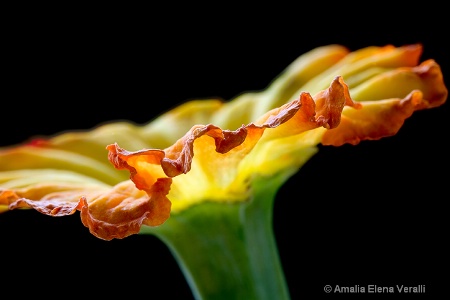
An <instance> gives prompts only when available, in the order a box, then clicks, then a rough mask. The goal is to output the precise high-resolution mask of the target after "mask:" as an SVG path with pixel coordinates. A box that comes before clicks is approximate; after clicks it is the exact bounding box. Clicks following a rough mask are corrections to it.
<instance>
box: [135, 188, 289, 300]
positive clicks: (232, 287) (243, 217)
mask: <svg viewBox="0 0 450 300" xmlns="http://www.w3.org/2000/svg"><path fill="white" fill-rule="evenodd" d="M275 181H276V180H275ZM272 183H273V186H272V187H270V183H268V182H267V181H266V182H264V184H265V186H264V189H263V190H264V191H261V192H259V193H256V194H254V196H255V198H254V199H252V200H249V201H247V202H241V203H232V204H231V203H228V204H225V203H217V202H208V201H205V202H203V203H201V204H199V205H196V206H193V207H190V208H189V209H187V210H185V211H183V212H180V213H178V214H173V215H172V216H171V217H170V218H169V220H167V222H166V223H165V224H164V225H163V226H160V227H157V228H145V229H143V231H142V233H152V234H155V235H156V236H158V237H159V238H160V239H161V240H162V241H163V242H164V243H165V244H166V245H167V246H168V247H169V249H170V250H171V251H172V253H173V255H174V257H175V259H176V260H177V261H178V263H179V266H180V268H181V269H182V271H183V273H184V275H185V278H186V280H187V281H188V284H189V286H190V287H191V289H192V292H193V294H194V297H195V298H196V299H207V300H209V299H246V300H250V299H258V300H263V299H270V300H272V299H277V300H283V299H289V291H288V288H287V285H286V281H285V278H284V274H283V270H282V266H281V262H280V258H279V254H278V250H277V246H276V241H275V237H274V232H273V226H272V217H273V216H272V213H273V200H274V198H275V191H276V188H277V187H278V186H279V183H280V182H277V183H274V182H273V181H272Z"/></svg>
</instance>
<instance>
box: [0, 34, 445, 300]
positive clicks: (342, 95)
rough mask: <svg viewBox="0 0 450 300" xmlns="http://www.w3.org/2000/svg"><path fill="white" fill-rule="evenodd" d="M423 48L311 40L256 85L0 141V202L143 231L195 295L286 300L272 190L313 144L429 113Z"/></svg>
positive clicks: (435, 88) (390, 128)
mask: <svg viewBox="0 0 450 300" xmlns="http://www.w3.org/2000/svg"><path fill="white" fill-rule="evenodd" d="M422 53H423V45H422V44H419V43H417V44H409V45H401V46H394V45H384V46H368V47H365V48H361V49H356V50H350V49H348V48H347V47H345V46H343V45H338V44H330V45H324V46H320V47H317V48H314V49H311V50H310V51H309V52H306V53H304V54H301V55H300V56H299V57H298V58H297V59H296V60H294V61H293V62H292V63H291V64H290V65H289V66H287V67H286V68H285V69H284V70H283V71H282V72H281V73H280V75H279V76H277V77H276V78H275V79H274V80H273V81H272V82H271V83H270V84H269V85H268V86H267V87H266V88H264V89H262V90H260V91H243V93H241V94H239V95H237V96H236V97H233V98H232V99H229V100H222V99H215V98H210V99H194V100H187V101H186V102H185V103H183V104H180V105H178V106H176V107H174V108H173V109H170V110H168V111H167V112H165V113H162V114H161V115H159V116H157V117H156V118H154V119H153V120H149V122H147V123H145V124H135V123H133V122H129V121H126V120H120V121H119V120H118V121H115V122H107V123H104V124H101V125H99V126H97V127H95V128H92V129H90V130H78V131H76V130H68V131H64V132H60V133H57V134H54V135H51V136H33V137H30V139H28V140H26V141H24V142H23V143H19V144H14V145H10V146H4V147H2V148H0V212H1V213H2V214H8V213H10V212H9V211H11V210H20V209H26V210H28V209H32V210H36V211H37V212H36V213H42V214H44V215H48V216H50V217H63V216H70V215H74V214H79V216H80V224H83V225H84V227H85V228H86V230H88V231H89V232H90V233H91V234H92V235H93V236H95V237H96V238H99V239H100V240H104V242H105V243H107V242H109V241H111V240H114V239H126V238H128V237H130V236H133V235H153V236H156V237H157V238H158V239H160V240H161V241H162V242H163V243H164V244H165V245H167V247H168V248H169V249H170V250H171V253H172V254H173V256H174V258H175V260H176V262H177V263H178V264H179V266H180V268H181V270H182V272H183V275H184V276H185V278H186V280H187V282H188V284H189V287H190V288H191V290H192V293H193V295H194V297H195V298H196V299H219V298H220V299H222V298H223V299H289V298H290V293H289V288H288V286H287V284H286V280H285V276H284V273H283V268H282V264H281V262H280V258H279V255H278V249H277V243H276V238H275V235H274V232H273V223H272V218H273V206H274V200H275V198H276V194H277V191H278V190H279V189H280V187H281V186H283V184H284V183H285V182H286V181H287V180H289V179H290V178H291V177H292V176H293V175H294V174H296V173H297V172H299V170H301V168H302V166H303V165H304V164H305V163H306V162H307V161H308V160H310V159H311V158H312V157H313V156H314V155H315V154H316V153H317V151H318V149H319V148H318V147H319V145H320V146H328V147H341V146H343V145H352V146H355V147H358V145H359V144H360V143H361V142H363V141H368V140H372V141H375V142H376V141H377V140H380V139H383V138H387V137H391V136H394V135H396V134H397V133H398V132H399V131H400V130H401V128H402V126H403V125H404V123H405V122H407V121H408V119H409V118H410V117H412V116H413V115H414V114H415V113H416V112H417V111H422V110H427V109H439V106H441V105H443V104H444V103H445V102H446V100H447V95H448V91H447V88H446V86H445V83H444V79H443V75H442V71H441V68H440V65H439V62H438V61H435V60H434V59H426V60H421V55H422ZM324 172H333V170H324ZM298 184H299V185H300V186H301V183H298ZM305 188H306V187H305ZM282 200H283V199H280V200H278V201H282ZM284 200H289V199H284ZM147 251H149V254H150V255H151V253H150V252H151V249H150V250H147ZM193 253H202V255H192V254H193Z"/></svg>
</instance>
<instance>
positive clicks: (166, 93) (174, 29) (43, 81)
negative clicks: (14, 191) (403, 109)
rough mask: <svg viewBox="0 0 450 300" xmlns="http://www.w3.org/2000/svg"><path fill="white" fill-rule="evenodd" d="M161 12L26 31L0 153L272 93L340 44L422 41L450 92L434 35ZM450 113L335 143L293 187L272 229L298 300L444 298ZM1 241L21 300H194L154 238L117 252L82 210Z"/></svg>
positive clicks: (9, 89) (7, 228)
mask: <svg viewBox="0 0 450 300" xmlns="http://www.w3.org/2000/svg"><path fill="white" fill-rule="evenodd" d="M286 9H288V8H286ZM119 10H120V9H119ZM288 10H289V9H288ZM157 14H158V13H153V14H149V15H146V16H142V15H141V14H139V16H138V17H134V16H133V15H132V14H126V16H124V15H122V14H121V13H119V12H116V13H115V14H108V13H106V12H102V13H100V12H99V11H97V13H96V14H95V15H89V14H76V15H75V16H72V15H71V16H70V18H69V17H68V16H67V14H60V15H59V16H58V17H55V16H53V15H51V16H49V17H45V18H44V17H42V18H39V17H36V18H34V19H33V21H32V22H27V21H26V18H23V19H19V20H20V21H16V22H15V23H14V24H15V25H14V26H12V28H13V29H14V31H10V33H11V36H8V42H7V43H6V44H4V46H3V47H5V48H7V50H8V55H7V56H6V57H4V61H5V62H7V64H8V66H9V67H8V68H7V69H6V72H4V75H6V79H4V83H5V90H4V93H2V100H1V107H0V109H1V113H0V116H1V117H0V128H1V129H0V130H1V131H0V132H1V139H0V145H1V146H5V145H10V144H14V143H19V142H21V141H23V140H25V139H27V138H29V137H30V136H33V135H37V134H39V135H41V134H43V135H51V134H55V133H58V132H61V131H65V130H74V129H90V128H93V127H94V126H96V125H98V124H99V123H103V122H107V121H112V120H118V119H127V120H132V121H134V122H136V123H145V122H147V121H149V120H151V119H152V118H154V117H155V116H157V115H158V114H160V113H162V112H164V111H166V110H168V109H170V108H172V107H173V106H175V105H176V104H179V103H181V102H183V101H185V100H189V99H194V98H198V99H200V98H207V97H220V98H223V99H230V98H232V97H234V96H236V95H238V94H239V93H241V92H243V91H250V90H259V89H263V88H265V87H266V86H267V85H268V84H269V83H270V81H271V80H272V79H273V78H274V77H275V76H277V75H278V74H279V73H280V72H281V71H282V70H283V69H284V68H285V67H287V66H288V65H289V64H290V63H291V62H292V61H293V60H294V59H295V58H297V57H298V56H299V55H301V54H303V53H305V52H307V51H309V50H311V49H313V48H315V47H318V46H323V45H327V44H331V43H337V44H342V45H345V46H347V47H349V48H350V49H352V50H356V49H359V48H362V47H366V46H370V45H378V46H384V45H387V44H393V45H395V46H400V45H404V44H410V43H422V44H423V46H424V54H423V60H425V59H427V58H434V59H435V60H436V61H437V62H438V63H439V64H440V65H441V67H442V69H443V72H444V76H446V75H447V77H446V82H447V84H448V77H450V64H449V56H448V53H450V51H449V50H450V48H449V46H448V43H446V42H444V38H443V37H442V36H438V34H437V33H436V31H435V28H433V26H430V27H431V29H430V28H425V27H422V26H420V24H419V25H417V26H415V27H410V26H406V25H404V24H403V25H404V26H397V27H396V28H394V27H392V28H389V27H387V28H386V29H382V28H378V29H376V30H375V29H372V30H368V29H363V28H361V26H359V25H358V24H356V23H354V24H350V25H346V26H343V25H341V24H339V23H338V22H336V23H334V24H333V25H323V24H322V26H319V25H318V23H319V20H320V19H316V21H315V22H305V21H303V20H302V19H301V18H300V16H298V18H296V17H294V16H292V17H290V18H289V17H286V18H284V19H283V18H282V20H280V21H278V19H277V21H275V20H274V19H271V18H268V17H267V16H266V17H262V16H261V17H259V15H254V16H253V18H252V19H250V18H249V19H247V17H246V16H242V15H240V16H239V18H237V17H236V16H234V15H232V14H230V15H227V16H226V17H211V16H203V15H202V14H199V15H195V17H190V15H189V14H186V15H184V18H182V19H181V20H180V19H179V16H171V17H167V18H165V19H164V20H163V21H156V19H155V16H156V15H157ZM144 15H145V14H144ZM237 19H239V23H237ZM380 20H381V19H380ZM431 20H432V17H431V16H430V20H429V21H431ZM436 27H439V26H436ZM319 28H320V29H319ZM5 73H6V74H5ZM449 116H450V115H449V108H448V104H445V105H444V106H442V107H440V108H436V109H431V110H427V111H422V112H417V113H415V114H414V115H413V117H412V118H411V119H408V120H406V123H405V124H404V126H403V128H402V129H401V130H400V132H399V133H398V134H397V135H396V136H394V137H391V138H385V139H383V140H381V141H375V142H363V143H361V144H360V145H358V146H342V147H339V148H329V147H322V148H321V149H320V151H319V153H318V154H317V155H315V156H314V157H313V158H312V159H311V160H310V161H309V162H308V163H307V164H306V165H305V166H304V167H303V168H302V169H301V170H300V171H299V172H298V174H297V175H295V176H294V177H292V178H291V179H290V180H289V181H288V182H287V183H286V184H285V185H284V186H283V187H282V188H281V190H280V191H279V195H278V197H277V201H276V202H275V208H274V230H275V233H276V237H277V241H278V246H279V251H280V255H281V259H282V263H283V267H284V271H285V274H286V277H287V281H288V284H289V288H290V292H291V295H292V298H293V299H299V298H305V297H304V296H306V295H315V296H320V295H324V294H325V293H324V292H323V287H324V285H326V284H330V285H336V284H339V285H343V286H356V285H359V286H366V285H367V284H375V285H378V286H395V285H397V284H406V285H426V293H427V294H428V295H429V294H431V293H435V292H437V291H438V290H439V289H442V288H443V286H442V285H441V283H440V281H438V276H437V275H436V272H437V271H443V272H444V273H445V274H446V273H447V272H448V269H443V264H444V262H445V261H444V260H447V258H446V257H445V256H443V254H444V253H445V252H444V247H445V246H444V241H445V239H448V234H447V233H448V230H446V229H445V226H444V225H448V222H446V220H445V218H446V217H447V216H444V211H445V210H444V205H445V202H448V194H447V187H448V183H447V181H448V166H449V164H448V162H449V159H448V156H447V148H446V146H445V145H446V144H445V143H446V141H447V140H448V128H449V126H448V123H447V122H448V118H449ZM0 236H1V247H0V249H1V250H0V255H1V258H2V260H3V265H2V267H1V271H0V273H1V274H2V278H4V280H3V283H2V285H3V287H4V288H8V289H9V290H10V291H13V292H14V293H18V294H22V293H28V292H31V293H33V294H35V295H42V296H44V295H45V296H49V295H52V294H54V293H56V294H58V295H60V296H63V295H64V296H65V295H67V296H69V295H79V296H82V295H83V294H84V295H88V294H91V295H92V294H94V295H102V294H103V296H105V297H109V296H110V295H113V296H114V295H115V294H116V293H119V292H121V293H126V294H127V295H128V297H127V299H133V298H136V297H141V296H145V297H149V298H150V299H153V297H152V296H154V295H165V296H167V297H177V298H178V299H179V298H183V299H190V298H191V297H192V296H191V294H190V291H189V288H188V286H187V284H186V282H185V280H184V278H183V276H182V274H181V272H180V270H179V269H178V267H177V265H176V263H175V261H174V260H173V258H172V256H171V255H170V253H169V251H168V249H167V248H166V247H165V245H164V244H162V243H161V242H160V241H159V240H157V239H156V238H154V237H152V236H132V237H129V238H126V239H124V240H117V241H116V240H115V241H111V242H105V241H101V240H98V239H96V238H94V237H93V236H91V235H90V234H89V232H88V230H87V229H86V228H85V227H84V226H83V225H82V224H81V221H80V219H79V215H78V214H75V215H73V216H70V217H64V218H51V217H47V216H43V215H41V214H39V213H37V212H34V211H20V212H19V211H12V212H8V213H6V214H2V215H0ZM143 258H144V259H143ZM146 259H148V260H149V261H147V262H145V263H144V264H142V262H143V260H144V261H145V260H146ZM441 269H443V270H441ZM84 289H87V290H86V291H85V290H84ZM88 291H89V292H88ZM85 293H86V294H85ZM330 296H331V295H330ZM334 296H335V297H336V296H337V295H334Z"/></svg>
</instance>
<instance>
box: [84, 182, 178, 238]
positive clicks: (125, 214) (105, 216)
mask: <svg viewBox="0 0 450 300" xmlns="http://www.w3.org/2000/svg"><path fill="white" fill-rule="evenodd" d="M171 183H172V179H171V178H159V179H158V180H157V181H156V182H155V184H154V185H153V186H152V187H151V189H150V190H149V191H148V192H147V194H148V195H145V193H144V192H142V191H139V190H136V189H135V187H134V186H133V185H132V184H119V185H118V186H116V187H115V188H114V191H113V192H111V193H110V194H108V195H102V196H101V197H99V198H97V199H94V200H93V201H91V202H90V203H89V204H88V201H87V199H86V198H82V200H81V201H82V207H81V221H82V222H83V224H84V226H86V227H88V228H89V231H90V232H91V233H92V234H93V235H95V236H96V237H98V238H100V239H103V240H112V239H114V238H117V239H122V238H125V237H127V236H130V235H133V234H137V233H139V231H140V228H141V226H142V225H148V226H158V225H161V224H163V223H164V222H165V221H166V220H167V219H168V218H169V217H170V209H171V202H170V201H169V199H168V198H167V197H166V195H167V194H168V193H169V190H170V185H171Z"/></svg>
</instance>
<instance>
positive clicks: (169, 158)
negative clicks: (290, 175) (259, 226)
mask: <svg viewBox="0 0 450 300" xmlns="http://www.w3.org/2000/svg"><path fill="white" fill-rule="evenodd" d="M345 106H351V107H353V108H354V109H358V108H359V107H360V104H358V103H356V102H354V101H353V100H352V99H351V98H350V95H349V90H348V87H347V85H346V84H345V83H344V81H343V79H342V77H339V76H338V77H336V78H335V79H334V80H333V82H332V83H331V84H330V87H329V88H328V89H326V90H324V91H322V92H320V93H318V94H317V95H315V99H314V98H313V97H312V96H311V95H310V94H309V93H306V92H304V93H301V95H300V96H299V98H298V99H296V100H294V101H291V102H289V103H287V104H284V105H282V106H281V107H279V108H275V109H272V110H271V111H269V112H267V113H265V114H264V115H263V116H261V117H260V118H259V119H258V120H256V121H255V122H253V123H250V124H247V125H242V126H241V127H239V128H238V129H236V130H234V131H230V130H225V129H221V128H220V127H218V126H215V125H212V124H207V125H195V126H193V127H192V128H191V129H190V130H189V131H188V132H187V133H186V134H185V135H184V136H183V137H182V138H180V139H179V140H178V141H176V142H175V143H174V144H173V145H172V146H170V147H168V148H166V149H164V150H158V149H144V150H139V151H127V150H125V149H123V148H121V147H120V146H119V145H118V144H117V143H114V144H110V145H108V146H107V149H108V150H109V160H110V161H111V163H112V164H113V165H114V166H115V167H116V168H117V169H126V170H128V171H129V172H130V174H131V177H130V178H131V180H132V181H133V182H134V183H135V184H136V187H138V188H139V189H142V190H145V191H149V190H150V189H151V188H152V187H153V185H154V184H155V182H156V181H157V180H158V178H162V177H163V176H167V177H176V176H178V175H180V174H185V175H184V176H182V177H183V178H181V179H180V180H179V181H176V180H175V179H174V184H175V185H176V186H175V190H180V189H182V188H180V185H182V184H185V190H190V191H192V190H194V189H195V191H196V192H195V193H192V195H190V196H189V195H184V196H183V197H182V198H183V201H184V204H182V206H183V207H184V206H185V205H186V204H187V203H189V199H191V198H195V199H196V200H201V199H202V196H201V194H202V193H204V192H205V191H207V192H208V191H209V192H208V193H209V194H208V196H207V198H208V199H210V200H212V199H216V198H220V197H221V196H222V193H221V191H222V192H223V193H224V194H226V195H227V197H226V200H227V201H230V200H231V199H230V198H231V197H230V194H236V193H237V192H236V191H237V190H240V195H241V196H240V197H239V199H240V200H242V199H243V198H245V197H242V193H245V190H246V188H245V186H246V183H247V182H248V178H242V177H239V175H240V174H239V172H244V171H243V169H242V168H241V164H243V163H244V162H245V164H246V167H247V168H248V169H249V170H252V171H253V172H254V173H255V174H257V173H264V174H265V175H268V174H270V173H274V172H277V171H279V168H278V166H277V164H274V165H273V166H270V167H269V166H268V165H263V164H261V162H260V161H258V160H251V161H250V160H248V159H247V157H248V155H250V153H251V152H252V151H253V153H251V156H252V157H255V156H258V151H259V150H261V149H262V148H264V147H263V145H264V144H265V143H269V142H273V141H274V140H280V139H284V138H288V137H291V136H296V135H301V134H303V133H305V132H306V131H310V130H313V129H316V128H319V127H324V128H334V127H336V126H337V125H338V124H339V122H340V116H341V113H342V110H343V108H344V107H345ZM267 129H270V130H267ZM321 134H322V133H321V132H319V135H321ZM311 141H313V143H314V144H303V145H302V146H301V147H311V146H315V144H317V140H316V139H311ZM256 145H258V147H257V149H256V150H255V149H254V148H255V147H256ZM297 146H299V144H297ZM293 150H295V149H293ZM295 151H298V150H295ZM194 153H195V160H194ZM286 160H287V161H288V162H294V161H297V162H298V161H299V160H298V159H295V157H292V158H286ZM193 163H195V166H196V168H195V170H194V171H193V172H190V171H191V166H192V164H193ZM255 166H264V169H263V170H258V169H257V168H256V167H255ZM246 174H247V175H248V176H255V174H250V172H247V173H246ZM238 177H239V178H240V180H241V181H240V182H239V184H240V185H241V186H240V188H236V184H238V183H236V181H235V180H236V178H238ZM199 178H203V179H199ZM196 179H197V180H196ZM192 181H195V182H196V183H195V187H194V185H192V184H191V183H190V182H192ZM203 184H204V185H205V186H204V187H203V188H198V187H199V186H202V185H203ZM197 188H198V190H197ZM231 188H232V189H233V190H234V192H233V193H229V192H228V193H227V192H224V191H227V190H228V191H229V190H230V189H231ZM199 190H200V191H201V192H199ZM213 190H214V192H212V191H213ZM170 198H171V200H172V201H176V199H177V196H176V194H175V193H174V194H170ZM191 204H192V203H191ZM178 205H180V204H179V202H176V203H175V204H174V206H173V208H174V209H178V208H179V207H178Z"/></svg>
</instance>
